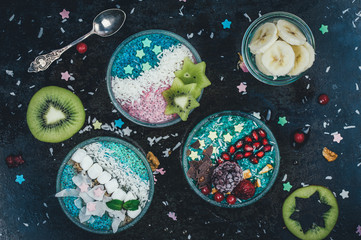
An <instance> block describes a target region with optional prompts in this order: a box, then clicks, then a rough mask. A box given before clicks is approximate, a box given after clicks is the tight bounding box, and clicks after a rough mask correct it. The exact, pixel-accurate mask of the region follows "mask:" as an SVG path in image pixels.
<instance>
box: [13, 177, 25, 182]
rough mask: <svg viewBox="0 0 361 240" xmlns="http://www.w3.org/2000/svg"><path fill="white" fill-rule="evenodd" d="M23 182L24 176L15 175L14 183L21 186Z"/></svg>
mask: <svg viewBox="0 0 361 240" xmlns="http://www.w3.org/2000/svg"><path fill="white" fill-rule="evenodd" d="M24 181H25V179H24V175H16V179H15V182H17V183H19V184H22V183H23V182H24Z"/></svg>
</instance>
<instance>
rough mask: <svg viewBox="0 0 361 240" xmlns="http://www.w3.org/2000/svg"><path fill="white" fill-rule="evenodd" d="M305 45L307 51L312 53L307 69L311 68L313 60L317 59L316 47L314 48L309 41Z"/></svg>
mask: <svg viewBox="0 0 361 240" xmlns="http://www.w3.org/2000/svg"><path fill="white" fill-rule="evenodd" d="M303 46H304V47H305V48H306V49H307V51H308V53H309V55H310V59H309V62H308V65H307V67H306V69H309V68H310V67H311V66H312V65H313V62H314V61H315V49H313V47H312V46H311V44H309V43H308V42H305V44H303Z"/></svg>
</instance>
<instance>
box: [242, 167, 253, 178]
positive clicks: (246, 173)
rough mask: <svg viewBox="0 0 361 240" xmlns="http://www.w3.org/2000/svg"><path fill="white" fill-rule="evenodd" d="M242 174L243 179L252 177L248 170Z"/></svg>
mask: <svg viewBox="0 0 361 240" xmlns="http://www.w3.org/2000/svg"><path fill="white" fill-rule="evenodd" d="M242 174H243V179H248V178H250V177H252V173H251V171H250V170H249V169H247V170H244V171H243V173H242Z"/></svg>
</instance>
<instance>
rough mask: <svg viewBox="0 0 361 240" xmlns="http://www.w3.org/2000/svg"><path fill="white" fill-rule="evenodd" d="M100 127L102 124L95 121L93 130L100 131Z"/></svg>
mask: <svg viewBox="0 0 361 240" xmlns="http://www.w3.org/2000/svg"><path fill="white" fill-rule="evenodd" d="M101 126H102V123H101V122H99V121H98V120H96V121H95V122H94V123H93V127H94V129H100V127H101Z"/></svg>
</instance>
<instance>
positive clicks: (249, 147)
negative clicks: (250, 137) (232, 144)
mask: <svg viewBox="0 0 361 240" xmlns="http://www.w3.org/2000/svg"><path fill="white" fill-rule="evenodd" d="M244 151H247V152H252V151H253V147H252V146H251V145H249V144H246V145H244Z"/></svg>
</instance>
